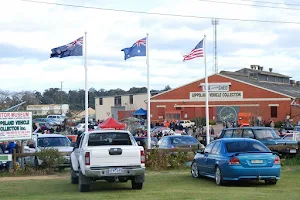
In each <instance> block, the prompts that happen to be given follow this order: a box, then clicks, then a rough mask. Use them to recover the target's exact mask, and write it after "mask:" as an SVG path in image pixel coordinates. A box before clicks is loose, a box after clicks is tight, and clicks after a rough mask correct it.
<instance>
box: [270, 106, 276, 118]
mask: <svg viewBox="0 0 300 200" xmlns="http://www.w3.org/2000/svg"><path fill="white" fill-rule="evenodd" d="M271 118H277V106H271Z"/></svg>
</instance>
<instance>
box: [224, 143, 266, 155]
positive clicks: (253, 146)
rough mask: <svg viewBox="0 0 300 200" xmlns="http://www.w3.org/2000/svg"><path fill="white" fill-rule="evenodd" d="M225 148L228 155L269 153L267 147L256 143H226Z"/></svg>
mask: <svg viewBox="0 0 300 200" xmlns="http://www.w3.org/2000/svg"><path fill="white" fill-rule="evenodd" d="M225 146H226V149H227V152H228V153H239V152H271V151H270V150H269V149H268V148H267V147H265V146H264V145H262V144H260V143H259V142H256V141H235V142H227V143H226V144H225Z"/></svg>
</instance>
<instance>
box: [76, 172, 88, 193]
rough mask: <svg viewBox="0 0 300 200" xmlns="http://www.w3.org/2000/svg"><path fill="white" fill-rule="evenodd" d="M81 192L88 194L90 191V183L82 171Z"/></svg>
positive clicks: (80, 179) (80, 174)
mask: <svg viewBox="0 0 300 200" xmlns="http://www.w3.org/2000/svg"><path fill="white" fill-rule="evenodd" d="M78 186H79V187H78V189H79V192H88V191H90V183H89V180H88V178H87V177H86V176H84V175H83V174H82V173H81V171H79V184H78Z"/></svg>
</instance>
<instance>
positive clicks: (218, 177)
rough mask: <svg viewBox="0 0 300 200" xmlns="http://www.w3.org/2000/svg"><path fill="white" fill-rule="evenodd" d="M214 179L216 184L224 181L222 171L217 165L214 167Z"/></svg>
mask: <svg viewBox="0 0 300 200" xmlns="http://www.w3.org/2000/svg"><path fill="white" fill-rule="evenodd" d="M215 180H216V184H217V185H218V186H220V185H223V184H224V181H223V177H222V173H221V170H220V168H219V167H216V171H215Z"/></svg>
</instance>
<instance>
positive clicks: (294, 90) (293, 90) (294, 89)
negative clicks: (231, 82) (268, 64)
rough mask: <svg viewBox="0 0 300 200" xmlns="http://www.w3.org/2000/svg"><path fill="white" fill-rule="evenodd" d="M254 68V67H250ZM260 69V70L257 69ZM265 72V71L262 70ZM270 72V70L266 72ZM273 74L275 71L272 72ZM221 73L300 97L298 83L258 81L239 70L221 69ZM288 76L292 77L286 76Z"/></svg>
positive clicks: (289, 95) (293, 96)
mask: <svg viewBox="0 0 300 200" xmlns="http://www.w3.org/2000/svg"><path fill="white" fill-rule="evenodd" d="M250 70H252V69H250ZM255 71H258V70H255ZM261 72H263V71H261ZM266 73H268V72H266ZM272 74H273V73H272ZM220 75H223V76H225V77H228V78H232V79H235V80H238V81H242V82H245V83H248V84H252V85H255V86H257V87H261V88H265V89H268V90H271V91H274V92H278V93H281V94H283V95H286V96H288V97H292V98H300V86H297V85H294V86H293V85H291V84H282V83H273V82H264V81H258V80H255V79H252V78H249V77H248V75H247V74H244V73H241V72H239V71H237V72H229V71H221V72H220ZM282 76H284V75H282ZM286 77H287V78H290V77H288V76H286Z"/></svg>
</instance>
